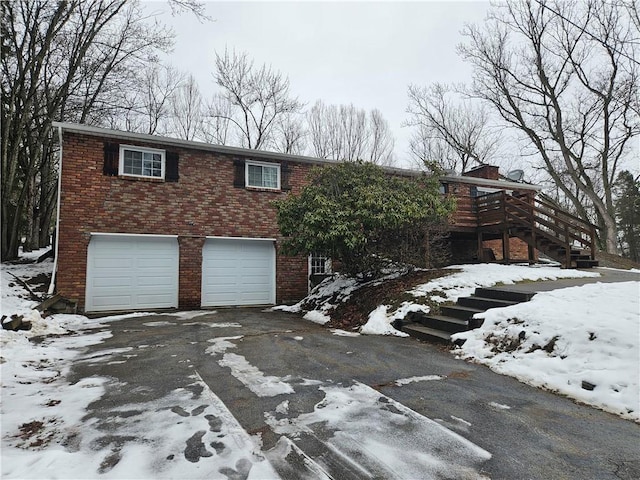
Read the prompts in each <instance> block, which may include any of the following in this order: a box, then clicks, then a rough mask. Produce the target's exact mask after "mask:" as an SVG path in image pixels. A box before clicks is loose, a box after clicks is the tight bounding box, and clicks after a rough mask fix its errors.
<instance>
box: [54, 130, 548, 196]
mask: <svg viewBox="0 0 640 480" xmlns="http://www.w3.org/2000/svg"><path fill="white" fill-rule="evenodd" d="M53 127H55V128H60V129H62V130H63V131H67V132H72V133H84V134H88V135H95V136H99V137H107V138H120V139H123V140H131V141H139V142H148V143H155V144H161V145H170V146H172V147H181V148H190V149H194V150H204V151H207V152H215V153H220V154H224V155H239V156H243V157H253V158H261V159H266V160H280V161H282V160H284V161H287V160H288V161H293V162H300V163H308V164H313V165H326V164H329V165H331V164H336V163H340V162H339V161H337V160H330V159H327V158H317V157H309V156H306V155H292V154H290V153H280V152H270V151H267V150H254V149H251V148H241V147H230V146H227V145H215V144H212V143H206V142H199V141H195V140H182V139H180V138H173V137H163V136H160V135H149V134H147V133H136V132H127V131H124V130H113V129H109V128H103V127H94V126H91V125H84V124H80V123H71V122H53ZM382 168H384V170H385V171H387V172H389V173H394V174H397V175H404V176H408V177H416V176H420V175H422V174H424V172H423V171H421V170H414V169H407V168H399V167H382ZM441 179H442V180H444V181H452V182H461V183H471V184H476V185H486V186H493V187H498V188H504V187H512V188H514V189H515V188H519V189H527V190H536V191H538V190H541V189H542V187H538V186H536V185H527V184H522V183H516V182H509V181H500V180H487V179H483V178H474V177H461V176H443V177H441Z"/></svg>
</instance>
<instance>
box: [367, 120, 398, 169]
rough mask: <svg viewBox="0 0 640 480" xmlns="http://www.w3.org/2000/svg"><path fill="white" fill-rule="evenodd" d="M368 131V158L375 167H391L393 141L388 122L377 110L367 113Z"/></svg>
mask: <svg viewBox="0 0 640 480" xmlns="http://www.w3.org/2000/svg"><path fill="white" fill-rule="evenodd" d="M369 130H370V132H371V141H370V151H369V156H368V158H369V159H370V160H371V161H372V162H373V163H375V164H377V165H387V166H388V165H392V164H393V163H394V159H393V147H394V145H395V140H394V139H393V134H392V133H391V130H390V129H389V122H387V121H386V120H385V119H384V117H383V116H382V112H380V110H378V109H377V108H376V109H373V110H371V112H370V113H369Z"/></svg>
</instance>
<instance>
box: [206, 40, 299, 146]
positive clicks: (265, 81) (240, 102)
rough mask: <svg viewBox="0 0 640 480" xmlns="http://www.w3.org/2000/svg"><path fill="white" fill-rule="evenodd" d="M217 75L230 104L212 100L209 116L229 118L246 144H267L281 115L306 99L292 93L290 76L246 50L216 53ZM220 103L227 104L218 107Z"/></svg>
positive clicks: (289, 111)
mask: <svg viewBox="0 0 640 480" xmlns="http://www.w3.org/2000/svg"><path fill="white" fill-rule="evenodd" d="M214 78H215V80H216V83H217V84H218V85H219V86H220V87H221V88H222V95H223V96H224V98H225V99H226V100H227V102H228V105H226V106H222V105H221V104H220V103H219V102H216V103H214V104H212V105H211V106H212V107H214V110H213V111H211V112H210V113H209V116H210V117H211V118H215V119H220V120H225V121H228V122H229V126H230V127H231V128H232V129H233V131H234V134H235V136H236V140H237V142H238V143H239V144H240V145H241V146H243V147H246V148H255V149H261V148H264V147H266V146H267V145H268V144H269V142H271V141H272V140H273V135H274V129H275V127H276V124H277V121H278V119H279V118H280V117H282V116H285V115H287V114H292V113H298V112H300V110H301V109H302V106H303V105H302V103H300V102H299V101H298V99H297V98H295V97H292V96H291V93H290V91H289V79H288V78H286V77H285V76H283V75H282V73H280V72H277V71H274V70H272V69H271V67H269V66H267V65H262V66H260V67H255V66H254V64H253V61H251V60H249V58H248V56H247V54H246V53H236V52H235V51H234V52H231V53H230V52H229V51H228V50H225V52H224V54H222V55H221V54H218V53H216V72H215V74H214ZM229 105H230V106H231V108H228V106H229ZM219 106H222V107H223V108H221V109H219V110H215V107H219Z"/></svg>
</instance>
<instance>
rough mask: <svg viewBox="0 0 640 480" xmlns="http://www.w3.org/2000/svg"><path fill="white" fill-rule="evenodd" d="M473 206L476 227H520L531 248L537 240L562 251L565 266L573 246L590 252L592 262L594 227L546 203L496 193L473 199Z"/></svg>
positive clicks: (593, 258) (501, 192)
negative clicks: (475, 212)
mask: <svg viewBox="0 0 640 480" xmlns="http://www.w3.org/2000/svg"><path fill="white" fill-rule="evenodd" d="M523 198H524V199H523ZM475 203H476V211H477V215H478V227H492V226H493V227H498V226H502V227H505V228H510V227H524V228H525V229H528V233H529V234H530V235H531V238H532V242H533V244H534V245H533V246H536V243H537V241H536V237H538V238H546V239H548V241H550V242H552V243H554V244H555V245H557V246H559V247H562V248H564V250H565V255H566V260H567V266H568V265H570V261H571V249H572V247H573V245H575V244H578V245H579V246H580V247H581V248H585V249H588V250H590V257H591V259H592V260H595V250H596V246H595V241H596V235H595V229H596V227H595V225H592V224H591V223H589V222H586V221H584V220H582V219H581V218H578V217H576V216H575V215H572V214H570V213H568V212H566V211H564V210H562V209H560V208H558V207H557V206H555V205H553V204H552V203H550V202H547V201H545V200H541V199H537V198H535V199H533V202H532V201H531V199H530V198H528V197H517V196H513V195H509V194H507V193H506V192H505V191H500V192H496V193H490V194H487V195H482V196H480V197H477V198H476V199H475Z"/></svg>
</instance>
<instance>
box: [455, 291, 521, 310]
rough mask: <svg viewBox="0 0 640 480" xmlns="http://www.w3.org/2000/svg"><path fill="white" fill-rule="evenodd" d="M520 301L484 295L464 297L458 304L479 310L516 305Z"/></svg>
mask: <svg viewBox="0 0 640 480" xmlns="http://www.w3.org/2000/svg"><path fill="white" fill-rule="evenodd" d="M516 303H520V302H512V301H509V300H498V299H495V298H484V297H476V296H473V295H472V296H470V297H462V298H459V299H458V304H459V305H461V306H463V307H471V308H477V309H479V310H489V309H490V308H501V307H509V306H511V305H515V304H516Z"/></svg>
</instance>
